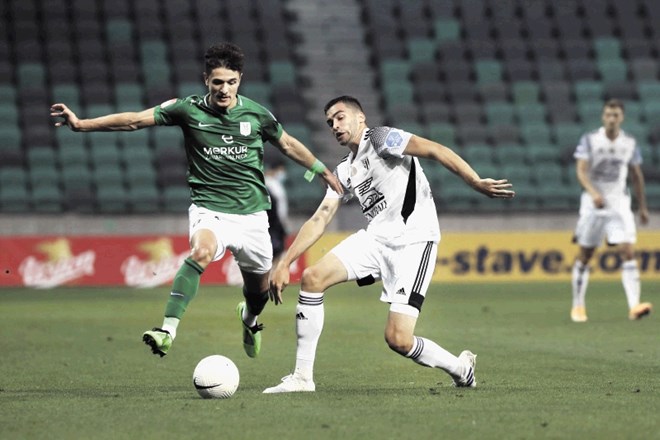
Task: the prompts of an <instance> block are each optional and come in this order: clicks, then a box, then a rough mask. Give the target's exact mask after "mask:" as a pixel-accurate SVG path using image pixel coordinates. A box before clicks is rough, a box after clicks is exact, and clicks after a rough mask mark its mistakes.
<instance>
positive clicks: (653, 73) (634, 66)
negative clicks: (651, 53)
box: [630, 58, 658, 81]
mask: <svg viewBox="0 0 660 440" xmlns="http://www.w3.org/2000/svg"><path fill="white" fill-rule="evenodd" d="M630 70H631V71H632V74H633V78H634V79H635V80H636V81H657V80H658V62H657V60H654V59H652V58H637V59H633V60H631V62H630Z"/></svg>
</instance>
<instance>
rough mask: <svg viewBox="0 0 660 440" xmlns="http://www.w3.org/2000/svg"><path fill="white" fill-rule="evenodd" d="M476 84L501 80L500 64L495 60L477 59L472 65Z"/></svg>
mask: <svg viewBox="0 0 660 440" xmlns="http://www.w3.org/2000/svg"><path fill="white" fill-rule="evenodd" d="M474 70H475V74H476V77H477V78H476V79H477V84H485V83H492V82H499V81H501V80H502V65H501V64H500V62H499V61H497V60H477V61H476V62H475V66H474Z"/></svg>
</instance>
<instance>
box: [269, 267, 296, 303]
mask: <svg viewBox="0 0 660 440" xmlns="http://www.w3.org/2000/svg"><path fill="white" fill-rule="evenodd" d="M290 278H291V274H290V272H289V266H288V265H283V264H278V265H277V266H276V267H275V269H274V270H273V271H272V272H271V274H270V281H269V283H270V288H269V289H268V296H269V298H270V300H271V301H273V302H274V303H275V305H278V304H282V292H283V291H284V289H285V288H286V286H288V285H289V280H290Z"/></svg>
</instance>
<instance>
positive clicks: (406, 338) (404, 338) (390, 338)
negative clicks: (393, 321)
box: [385, 332, 413, 356]
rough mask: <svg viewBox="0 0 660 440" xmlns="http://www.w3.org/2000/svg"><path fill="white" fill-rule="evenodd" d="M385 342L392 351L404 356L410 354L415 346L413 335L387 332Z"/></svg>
mask: <svg viewBox="0 0 660 440" xmlns="http://www.w3.org/2000/svg"><path fill="white" fill-rule="evenodd" d="M385 342H387V345H388V346H389V347H390V349H392V350H393V351H396V352H397V353H399V354H400V355H402V356H405V355H406V354H408V353H410V350H412V346H413V338H412V336H411V335H408V334H402V333H397V332H385Z"/></svg>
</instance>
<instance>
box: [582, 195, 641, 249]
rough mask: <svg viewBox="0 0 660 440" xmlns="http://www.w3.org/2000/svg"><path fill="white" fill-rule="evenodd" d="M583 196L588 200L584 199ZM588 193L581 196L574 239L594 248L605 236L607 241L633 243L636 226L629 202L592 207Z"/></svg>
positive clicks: (615, 243)
mask: <svg viewBox="0 0 660 440" xmlns="http://www.w3.org/2000/svg"><path fill="white" fill-rule="evenodd" d="M585 196H586V197H588V198H589V200H585ZM590 198H591V196H589V195H588V194H584V195H583V196H582V203H581V207H580V218H579V219H578V222H577V226H576V228H575V241H576V242H577V243H578V244H579V245H580V246H582V247H585V248H596V247H598V246H600V245H601V244H602V243H603V239H605V238H607V243H608V244H611V245H617V244H621V243H635V242H636V241H637V227H636V226H635V216H634V215H633V212H632V210H631V209H630V203H629V202H628V203H627V204H626V203H625V200H623V201H622V203H619V204H618V206H615V207H612V208H607V207H606V208H602V209H596V208H593V203H590V202H591V201H590Z"/></svg>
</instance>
